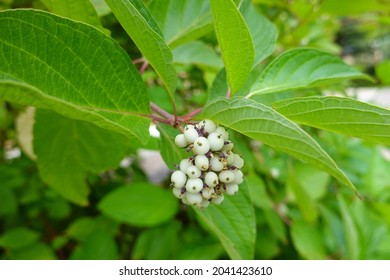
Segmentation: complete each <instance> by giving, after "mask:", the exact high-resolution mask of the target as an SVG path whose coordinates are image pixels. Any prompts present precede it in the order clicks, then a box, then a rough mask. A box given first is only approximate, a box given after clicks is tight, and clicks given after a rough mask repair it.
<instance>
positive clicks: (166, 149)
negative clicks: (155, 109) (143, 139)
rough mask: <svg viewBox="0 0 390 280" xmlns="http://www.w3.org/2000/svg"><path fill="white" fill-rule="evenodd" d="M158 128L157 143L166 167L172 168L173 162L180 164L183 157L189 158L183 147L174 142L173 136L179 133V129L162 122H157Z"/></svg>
mask: <svg viewBox="0 0 390 280" xmlns="http://www.w3.org/2000/svg"><path fill="white" fill-rule="evenodd" d="M158 129H159V131H160V137H161V141H160V143H159V147H160V153H161V156H162V158H163V160H164V162H165V163H166V165H167V166H168V168H170V169H173V168H174V166H175V164H180V161H181V160H182V159H183V158H189V157H190V156H189V155H188V154H187V153H186V151H185V150H184V149H182V148H179V147H178V146H176V144H175V137H176V135H178V134H180V131H179V130H177V129H175V128H173V127H172V126H169V125H164V124H159V125H158Z"/></svg>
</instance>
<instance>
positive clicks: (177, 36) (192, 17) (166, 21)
mask: <svg viewBox="0 0 390 280" xmlns="http://www.w3.org/2000/svg"><path fill="white" fill-rule="evenodd" d="M149 9H150V12H151V14H152V15H153V16H154V18H155V19H156V21H157V23H158V25H159V26H160V28H161V30H162V31H163V34H164V38H165V40H166V41H167V43H168V45H169V46H170V47H171V48H176V47H177V46H179V45H181V44H184V43H187V42H190V41H192V40H196V39H198V38H200V37H202V36H203V35H205V34H207V33H209V32H211V31H212V30H213V24H212V16H211V11H210V4H209V1H208V0H154V1H152V3H151V4H150V6H149Z"/></svg>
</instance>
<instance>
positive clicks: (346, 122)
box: [272, 96, 390, 145]
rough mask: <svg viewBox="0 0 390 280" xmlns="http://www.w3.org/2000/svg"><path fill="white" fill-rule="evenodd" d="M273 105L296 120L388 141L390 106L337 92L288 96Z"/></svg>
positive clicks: (389, 139)
mask: <svg viewBox="0 0 390 280" xmlns="http://www.w3.org/2000/svg"><path fill="white" fill-rule="evenodd" d="M272 106H273V107H274V108H275V110H277V111H278V112H279V113H281V114H282V115H284V116H286V117H287V118H289V119H291V120H293V121H295V122H299V123H302V124H305V125H309V126H313V127H317V128H320V129H325V130H329V131H333V132H338V133H342V134H346V135H349V136H355V137H359V138H363V139H366V140H369V141H373V142H377V143H381V144H387V145H389V144H390V110H387V109H384V108H380V107H377V106H374V105H371V104H367V103H364V102H360V101H357V100H355V99H352V98H347V97H336V96H326V97H325V96H313V97H303V98H291V99H287V100H282V101H279V102H276V103H274V104H273V105H272Z"/></svg>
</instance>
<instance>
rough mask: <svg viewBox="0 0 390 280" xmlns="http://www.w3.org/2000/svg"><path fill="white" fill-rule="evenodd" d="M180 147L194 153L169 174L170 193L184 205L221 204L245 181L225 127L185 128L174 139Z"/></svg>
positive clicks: (205, 123)
mask: <svg viewBox="0 0 390 280" xmlns="http://www.w3.org/2000/svg"><path fill="white" fill-rule="evenodd" d="M175 143H176V145H177V146H178V147H180V148H185V149H187V152H190V151H193V153H194V155H193V156H191V157H190V158H186V159H183V160H182V161H181V162H180V164H179V165H178V170H176V171H174V172H173V173H172V175H171V185H172V187H173V194H174V195H175V196H176V197H178V198H180V199H181V201H182V202H183V203H184V204H188V205H195V206H197V207H201V208H206V207H207V206H209V205H210V202H212V203H214V204H221V203H222V201H223V199H224V194H228V195H234V194H236V193H237V192H238V185H239V184H241V183H242V182H243V180H244V176H243V173H242V172H241V170H240V169H241V168H242V167H243V166H244V160H243V159H242V158H241V157H240V156H239V155H237V154H234V153H233V151H232V150H233V142H231V141H229V134H228V132H227V131H226V129H225V128H223V127H221V126H217V125H216V124H215V123H214V122H212V121H210V120H203V121H201V122H199V123H198V124H196V125H190V124H189V125H187V126H186V127H185V128H184V133H183V134H179V135H177V136H176V138H175Z"/></svg>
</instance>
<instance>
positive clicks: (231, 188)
mask: <svg viewBox="0 0 390 280" xmlns="http://www.w3.org/2000/svg"><path fill="white" fill-rule="evenodd" d="M237 192H238V185H237V184H227V185H226V194H229V195H235V194H236V193H237Z"/></svg>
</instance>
